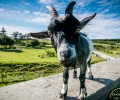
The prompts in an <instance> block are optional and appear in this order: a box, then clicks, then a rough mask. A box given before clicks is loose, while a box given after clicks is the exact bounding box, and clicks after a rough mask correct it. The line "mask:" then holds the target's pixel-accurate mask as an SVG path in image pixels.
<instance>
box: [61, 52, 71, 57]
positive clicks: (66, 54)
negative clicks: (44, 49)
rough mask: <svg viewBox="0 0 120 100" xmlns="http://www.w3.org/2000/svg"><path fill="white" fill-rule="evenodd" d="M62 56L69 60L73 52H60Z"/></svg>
mask: <svg viewBox="0 0 120 100" xmlns="http://www.w3.org/2000/svg"><path fill="white" fill-rule="evenodd" d="M60 55H61V56H62V57H64V58H69V57H70V56H71V51H70V50H68V51H61V52H60Z"/></svg>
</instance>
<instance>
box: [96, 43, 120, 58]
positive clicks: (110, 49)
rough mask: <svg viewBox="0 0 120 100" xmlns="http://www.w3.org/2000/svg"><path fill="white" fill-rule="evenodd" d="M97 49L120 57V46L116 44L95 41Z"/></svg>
mask: <svg viewBox="0 0 120 100" xmlns="http://www.w3.org/2000/svg"><path fill="white" fill-rule="evenodd" d="M94 46H96V47H95V49H96V50H98V51H99V52H101V53H104V54H106V55H109V56H112V57H115V58H117V57H120V46H119V45H116V44H114V45H113V44H112V45H111V44H103V43H94Z"/></svg>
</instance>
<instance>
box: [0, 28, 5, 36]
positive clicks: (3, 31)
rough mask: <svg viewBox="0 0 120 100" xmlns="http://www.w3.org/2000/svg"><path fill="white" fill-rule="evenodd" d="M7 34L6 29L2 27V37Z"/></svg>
mask: <svg viewBox="0 0 120 100" xmlns="http://www.w3.org/2000/svg"><path fill="white" fill-rule="evenodd" d="M5 32H6V30H5V28H4V27H2V30H1V31H0V33H1V35H3V34H6V33H5Z"/></svg>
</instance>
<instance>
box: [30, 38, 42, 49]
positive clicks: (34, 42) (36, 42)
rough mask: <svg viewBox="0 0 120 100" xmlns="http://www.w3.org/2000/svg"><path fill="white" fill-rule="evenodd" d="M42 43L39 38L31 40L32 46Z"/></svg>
mask: <svg viewBox="0 0 120 100" xmlns="http://www.w3.org/2000/svg"><path fill="white" fill-rule="evenodd" d="M39 44H40V43H39V41H38V40H37V39H33V40H32V41H31V46H33V47H34V46H38V45H39Z"/></svg>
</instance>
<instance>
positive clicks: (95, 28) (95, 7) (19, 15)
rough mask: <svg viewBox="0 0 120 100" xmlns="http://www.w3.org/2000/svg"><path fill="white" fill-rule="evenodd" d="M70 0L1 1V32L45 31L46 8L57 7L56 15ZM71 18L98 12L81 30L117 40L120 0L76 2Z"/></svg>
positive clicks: (91, 34)
mask: <svg viewBox="0 0 120 100" xmlns="http://www.w3.org/2000/svg"><path fill="white" fill-rule="evenodd" d="M71 1H72V0H0V29H1V28H2V27H5V29H6V30H7V33H8V34H11V33H13V32H15V31H18V32H21V33H23V34H25V33H30V32H40V31H42V30H46V29H47V25H48V24H49V22H50V19H51V16H50V14H49V12H48V10H47V9H46V6H48V5H51V6H53V7H55V8H56V10H57V11H58V13H59V15H61V16H62V15H63V14H64V10H65V8H66V6H67V5H68V3H69V2H71ZM75 1H76V5H75V7H74V11H73V15H74V16H75V17H76V18H78V19H79V20H82V19H83V18H85V17H87V16H89V15H91V14H93V13H94V12H97V16H96V17H95V18H94V19H93V20H92V21H91V22H90V23H89V24H88V25H87V26H86V27H85V28H84V29H83V30H81V31H82V32H84V33H86V34H88V37H90V38H92V39H95V38H98V39H105V38H120V0H75Z"/></svg>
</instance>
